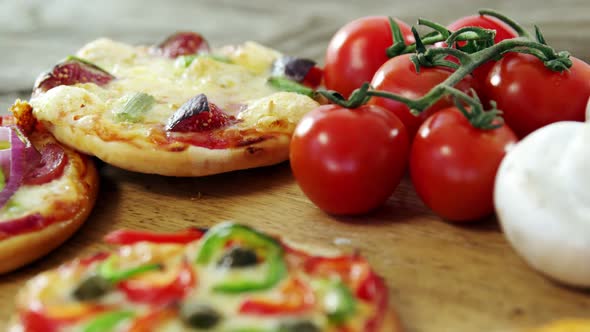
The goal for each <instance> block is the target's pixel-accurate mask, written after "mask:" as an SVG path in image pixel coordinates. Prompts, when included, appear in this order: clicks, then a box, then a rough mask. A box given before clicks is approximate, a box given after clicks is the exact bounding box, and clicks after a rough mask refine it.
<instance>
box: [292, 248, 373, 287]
mask: <svg viewBox="0 0 590 332" xmlns="http://www.w3.org/2000/svg"><path fill="white" fill-rule="evenodd" d="M303 268H304V269H305V271H306V272H307V273H309V274H311V275H319V276H323V277H330V276H333V275H335V274H336V275H338V276H340V278H341V279H342V282H344V283H345V284H347V285H348V286H349V287H351V288H352V289H357V288H358V287H359V285H360V283H361V281H363V280H364V279H365V278H366V277H367V275H368V274H369V272H370V271H371V268H370V266H369V263H367V261H366V260H365V259H364V258H362V257H361V256H360V255H358V254H356V253H355V254H352V255H345V256H337V257H311V258H310V259H308V260H307V261H306V262H305V263H304V266H303Z"/></svg>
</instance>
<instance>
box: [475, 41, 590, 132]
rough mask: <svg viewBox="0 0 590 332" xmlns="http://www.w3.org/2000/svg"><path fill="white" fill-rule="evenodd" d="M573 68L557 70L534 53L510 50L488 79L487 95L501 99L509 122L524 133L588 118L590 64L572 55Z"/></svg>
mask: <svg viewBox="0 0 590 332" xmlns="http://www.w3.org/2000/svg"><path fill="white" fill-rule="evenodd" d="M571 60H572V62H573V66H572V67H571V68H570V69H569V71H564V72H561V73H560V72H555V71H552V70H550V69H548V68H546V67H545V65H544V64H543V62H542V61H541V60H539V59H537V58H536V57H534V56H532V55H527V54H520V53H510V54H507V55H505V56H504V58H502V60H500V61H498V62H497V63H496V64H495V65H494V67H493V68H492V70H491V71H490V73H489V75H488V78H487V80H486V85H485V89H486V95H487V97H488V98H489V99H490V100H495V101H496V102H497V103H498V109H500V110H502V111H503V112H504V119H505V121H506V123H507V124H508V125H509V126H510V127H511V128H512V129H513V130H514V132H515V133H516V134H517V135H518V136H519V137H524V136H526V135H528V134H529V133H531V132H532V131H534V130H535V129H538V128H540V127H543V126H545V125H548V124H550V123H553V122H556V121H566V120H571V121H584V110H585V108H586V103H587V102H588V97H589V96H590V65H588V64H587V63H585V62H583V61H581V60H579V59H576V58H574V57H571Z"/></svg>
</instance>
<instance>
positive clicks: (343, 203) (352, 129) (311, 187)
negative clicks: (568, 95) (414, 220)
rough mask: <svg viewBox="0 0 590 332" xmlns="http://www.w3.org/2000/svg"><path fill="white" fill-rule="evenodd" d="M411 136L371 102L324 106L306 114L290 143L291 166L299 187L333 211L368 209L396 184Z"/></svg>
mask: <svg viewBox="0 0 590 332" xmlns="http://www.w3.org/2000/svg"><path fill="white" fill-rule="evenodd" d="M408 153H409V140H408V135H407V134H406V129H405V128H404V126H403V124H402V123H401V121H400V120H399V119H398V118H397V117H396V116H395V115H393V114H392V113H391V112H388V111H387V110H385V109H383V108H381V107H378V106H372V105H364V106H361V107H359V108H357V109H346V108H342V107H340V106H337V105H324V106H320V107H319V108H317V109H315V110H313V111H311V112H309V113H308V114H306V115H305V116H304V117H303V119H302V120H301V122H300V123H299V125H298V126H297V128H296V129H295V133H294V135H293V139H292V141H291V155H290V159H291V168H292V170H293V175H294V176H295V179H296V180H297V183H298V184H299V186H300V187H301V190H303V192H304V193H305V194H306V195H307V197H309V199H310V200H311V201H312V202H313V203H315V204H316V205H317V206H318V207H319V208H320V209H322V210H324V211H326V212H328V213H331V214H337V215H356V214H362V213H366V212H369V211H371V210H373V209H375V208H376V207H378V206H380V205H381V204H383V203H384V202H385V201H386V200H387V198H388V197H389V196H391V194H392V193H393V191H394V190H395V188H396V187H397V185H398V184H399V182H400V180H401V178H402V176H403V174H404V170H405V167H406V164H407V160H408Z"/></svg>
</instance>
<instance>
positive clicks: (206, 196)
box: [0, 0, 590, 332]
mask: <svg viewBox="0 0 590 332" xmlns="http://www.w3.org/2000/svg"><path fill="white" fill-rule="evenodd" d="M484 7H487V8H489V7H493V8H496V9H499V10H501V11H504V12H506V13H508V14H510V15H511V16H513V17H515V18H516V19H518V20H519V21H521V22H523V23H524V24H525V25H527V26H529V27H530V26H531V25H532V24H533V23H535V24H538V25H539V26H540V27H541V28H542V29H543V31H544V32H545V35H546V37H547V39H548V41H549V42H550V43H552V44H553V45H554V46H555V47H557V48H559V49H568V50H570V51H572V53H573V54H575V55H576V56H578V57H580V58H582V59H585V60H589V59H590V47H588V45H590V34H589V32H590V15H589V13H590V2H589V1H587V0H579V1H574V0H568V1H559V2H558V1H553V2H542V3H541V2H538V1H535V0H525V1H520V2H515V1H483V0H475V1H470V2H469V4H466V3H465V2H464V1H461V0H448V1H444V2H443V1H436V2H435V1H406V2H401V1H398V2H394V1H391V0H387V1H385V0H371V1H349V2H341V1H336V0H332V1H328V0H325V1H312V0H305V1H303V0H300V1H286V0H284V1H271V0H264V1H240V0H224V1H215V0H204V1H198V2H197V1H190V0H177V1H166V2H164V1H155V0H148V1H146V0H144V1H139V0H134V1H119V0H108V1H101V2H92V4H91V3H90V2H86V1H84V2H82V1H75V0H61V1H57V0H55V1H41V0H36V1H10V0H9V1H0V49H1V50H2V52H0V110H4V109H6V107H7V106H8V105H9V104H10V103H11V102H12V101H13V100H14V99H15V98H17V97H25V98H26V96H27V95H28V94H29V91H30V88H31V85H32V82H33V80H34V78H35V76H36V75H37V74H38V73H39V72H41V71H43V70H45V69H47V68H48V67H50V66H51V65H52V64H54V63H55V62H56V61H58V60H59V59H60V58H63V57H64V56H66V55H68V54H71V53H73V52H74V51H75V50H76V49H77V48H78V47H79V46H81V45H82V44H84V43H85V42H88V41H90V40H92V39H95V38H97V37H100V36H109V37H112V38H115V39H120V40H123V41H127V42H131V43H151V42H153V41H158V40H160V39H162V38H163V37H164V36H166V35H167V34H169V33H170V32H173V31H175V30H179V29H191V30H197V31H201V32H202V33H203V34H205V35H206V36H207V37H208V39H209V40H210V41H211V42H212V44H214V45H223V44H226V43H237V42H240V41H243V40H246V39H252V40H256V41H259V42H261V43H264V44H267V45H269V46H272V47H275V48H277V49H279V50H281V51H283V52H285V53H289V54H293V55H300V56H307V57H311V58H314V59H316V60H318V61H320V62H321V61H322V56H323V53H324V50H325V47H326V45H327V43H328V41H329V39H330V37H331V36H332V34H333V33H334V32H335V31H336V30H337V29H338V27H340V26H341V25H343V24H344V23H346V22H347V21H349V20H351V19H353V18H355V17H359V16H363V15H369V14H383V15H393V16H397V17H400V18H401V19H403V20H405V21H408V22H414V21H415V20H416V19H417V18H418V17H428V18H430V19H434V20H437V21H440V22H442V23H449V22H451V21H452V20H453V18H455V17H459V16H462V15H466V14H470V13H474V12H475V11H476V10H477V9H478V8H484ZM101 180H102V183H101V191H100V195H99V200H98V202H97V206H96V208H95V210H94V212H93V214H92V216H91V217H90V219H89V220H88V222H87V223H86V225H85V226H83V227H82V228H81V229H80V230H79V232H78V233H77V234H76V235H75V236H74V237H73V238H72V239H70V240H69V241H68V242H66V243H65V244H64V245H63V246H62V247H60V248H59V249H57V250H56V251H54V252H53V253H52V254H50V255H49V256H47V257H45V258H43V259H41V260H39V261H38V262H36V263H34V264H32V265H30V266H28V267H26V268H23V269H21V270H19V271H16V272H14V273H10V274H8V275H4V276H0V303H2V306H1V307H0V330H4V329H5V327H6V324H7V320H8V318H9V317H10V315H11V314H12V311H13V298H14V295H15V293H16V292H17V291H18V289H19V288H21V287H22V285H23V283H24V282H25V281H26V280H27V279H28V278H30V277H31V276H33V275H34V274H37V273H38V272H40V271H43V270H46V269H49V268H54V267H56V266H58V265H59V264H60V263H62V262H64V261H66V260H69V259H72V258H74V257H76V256H78V255H81V254H88V253H91V252H93V251H95V250H99V249H104V248H106V246H104V245H102V244H101V243H100V240H101V238H102V236H104V234H106V233H107V232H109V231H111V230H115V229H118V228H121V227H125V228H138V229H153V230H162V231H172V230H177V229H181V228H184V227H187V226H204V227H206V226H210V225H213V224H214V223H216V222H219V221H223V220H234V221H237V222H241V223H245V224H249V225H253V226H256V227H258V228H260V229H262V230H265V231H269V232H272V233H275V234H281V235H283V236H285V237H287V238H288V239H290V240H293V241H299V242H303V243H310V244H313V245H321V246H336V247H339V248H341V249H342V250H353V248H359V249H360V250H361V252H362V253H363V254H364V255H365V256H366V257H367V258H368V260H369V261H370V262H371V263H372V264H373V265H374V267H375V269H376V270H377V271H378V272H379V273H380V274H382V275H383V276H384V277H385V279H386V281H387V283H388V285H389V287H390V290H391V291H390V294H391V297H392V301H393V304H394V305H395V306H396V307H397V309H398V311H399V313H400V315H401V319H402V321H403V324H404V326H405V327H406V329H407V331H409V332H444V331H453V332H454V331H458V332H461V331H466V332H470V331H482V332H483V331H492V332H493V331H508V330H510V331H514V330H515V329H517V328H521V327H527V326H533V325H536V324H539V323H544V322H547V321H550V320H553V319H556V318H562V317H590V293H588V292H585V291H581V290H576V289H570V288H567V287H563V286H560V285H557V284H555V283H553V282H551V281H549V280H548V279H546V278H544V277H543V276H541V275H540V274H538V273H536V272H534V271H532V270H531V269H530V268H529V267H528V266H526V265H525V264H524V262H523V261H522V260H521V259H520V258H519V257H518V256H517V255H516V254H515V253H514V251H513V250H512V249H511V248H510V247H509V246H508V244H507V242H506V240H505V239H504V237H503V235H502V233H501V230H500V229H499V227H498V224H497V222H496V220H495V219H494V218H493V217H491V218H490V219H488V220H484V221H482V222H480V223H477V224H472V225H468V226H458V225H453V224H449V223H446V222H444V221H442V220H440V219H439V218H438V217H436V216H434V215H433V214H432V213H431V212H430V211H429V210H428V209H427V208H426V207H424V206H423V204H422V203H421V202H420V200H419V198H418V197H417V196H416V194H415V193H414V191H413V189H412V187H411V184H410V182H409V180H407V179H405V180H404V181H403V182H402V184H401V185H400V187H399V188H398V189H397V191H396V192H395V194H394V195H393V196H392V197H391V198H390V200H389V201H388V203H387V204H386V205H385V206H384V207H382V208H381V209H379V210H377V211H375V212H374V213H372V214H370V215H367V216H364V217H358V218H335V217H331V216H328V215H326V214H324V213H322V212H321V211H319V210H318V209H317V208H315V207H314V206H313V204H311V203H310V202H309V201H308V200H307V199H306V197H305V196H304V195H303V194H302V193H301V191H300V190H299V188H298V187H297V185H296V183H295V182H294V180H293V178H292V175H291V172H290V169H289V165H288V163H283V164H280V165H276V166H271V167H266V168H260V169H255V170H246V171H239V172H233V173H228V174H221V175H216V176H210V177H204V178H195V179H184V178H166V177H160V176H149V175H142V174H136V173H131V172H126V171H123V170H119V169H116V168H113V167H110V166H105V167H103V168H102V169H101Z"/></svg>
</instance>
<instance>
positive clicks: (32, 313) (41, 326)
mask: <svg viewBox="0 0 590 332" xmlns="http://www.w3.org/2000/svg"><path fill="white" fill-rule="evenodd" d="M20 320H21V322H22V324H23V330H24V332H36V331H45V332H57V331H58V330H59V328H60V327H61V326H63V325H64V322H63V321H60V320H56V319H52V318H50V317H47V316H46V315H45V314H44V313H43V312H40V311H38V310H26V311H23V312H21V313H20Z"/></svg>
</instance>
